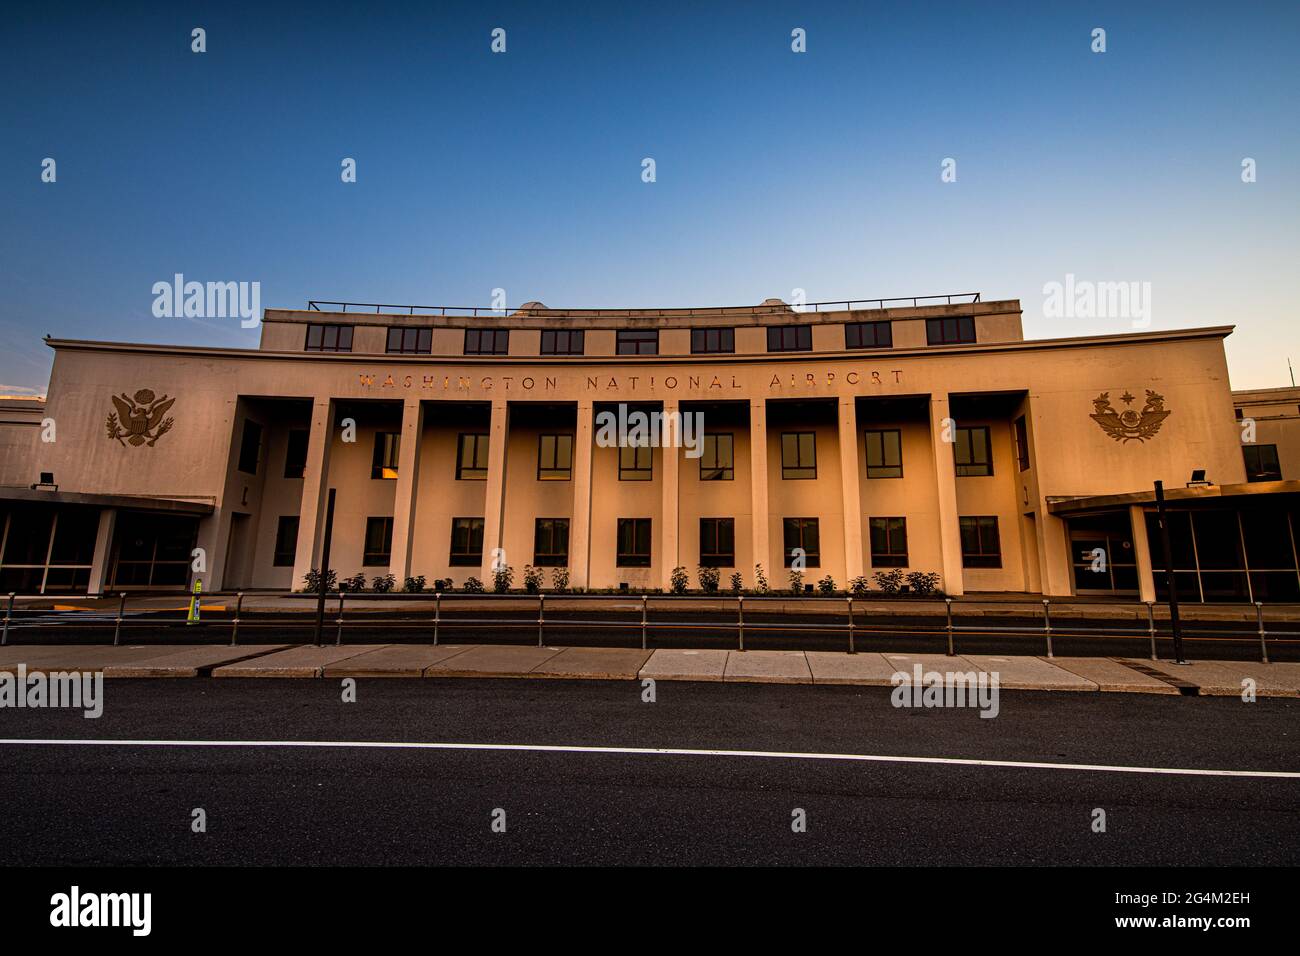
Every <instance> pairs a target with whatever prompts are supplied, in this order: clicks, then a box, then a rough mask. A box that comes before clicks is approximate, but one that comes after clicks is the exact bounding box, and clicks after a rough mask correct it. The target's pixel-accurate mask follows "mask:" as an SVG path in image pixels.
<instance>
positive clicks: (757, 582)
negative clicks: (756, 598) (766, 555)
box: [754, 564, 771, 594]
mask: <svg viewBox="0 0 1300 956" xmlns="http://www.w3.org/2000/svg"><path fill="white" fill-rule="evenodd" d="M754 590H755V591H757V592H758V593H759V594H766V593H767V592H768V591H769V590H771V589H770V588H769V587H768V586H767V575H766V574H764V573H763V566H762V565H761V564H756V565H754Z"/></svg>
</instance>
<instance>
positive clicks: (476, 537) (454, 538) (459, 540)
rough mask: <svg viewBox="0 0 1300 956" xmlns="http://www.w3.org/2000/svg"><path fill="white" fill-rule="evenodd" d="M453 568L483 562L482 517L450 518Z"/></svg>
mask: <svg viewBox="0 0 1300 956" xmlns="http://www.w3.org/2000/svg"><path fill="white" fill-rule="evenodd" d="M447 563H448V564H450V565H451V566H452V567H454V568H467V567H477V566H478V565H480V564H482V563H483V519H482V518H452V519H451V557H449V558H448V559H447Z"/></svg>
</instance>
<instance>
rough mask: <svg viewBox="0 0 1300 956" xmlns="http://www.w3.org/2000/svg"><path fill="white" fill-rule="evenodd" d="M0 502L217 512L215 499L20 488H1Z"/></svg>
mask: <svg viewBox="0 0 1300 956" xmlns="http://www.w3.org/2000/svg"><path fill="white" fill-rule="evenodd" d="M0 501H39V502H45V503H48V504H59V505H91V506H94V507H98V508H123V509H126V510H129V511H165V512H171V513H175V514H194V515H207V514H212V512H213V511H215V510H216V499H215V498H212V497H210V496H203V497H201V498H200V497H196V498H191V499H185V498H163V497H155V496H153V495H97V494H90V493H86V492H80V491H41V490H39V489H36V488H29V487H23V486H9V487H0Z"/></svg>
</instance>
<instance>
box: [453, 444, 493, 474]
mask: <svg viewBox="0 0 1300 956" xmlns="http://www.w3.org/2000/svg"><path fill="white" fill-rule="evenodd" d="M487 469H488V436H487V435H461V436H460V439H459V444H458V445H457V448H456V480H457V481H486V480H487Z"/></svg>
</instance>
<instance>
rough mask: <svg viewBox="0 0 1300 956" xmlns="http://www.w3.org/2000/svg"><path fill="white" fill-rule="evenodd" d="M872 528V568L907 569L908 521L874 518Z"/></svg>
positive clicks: (903, 519)
mask: <svg viewBox="0 0 1300 956" xmlns="http://www.w3.org/2000/svg"><path fill="white" fill-rule="evenodd" d="M870 528H871V566H872V567H873V568H905V567H907V519H906V518H872V519H871V520H870Z"/></svg>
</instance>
